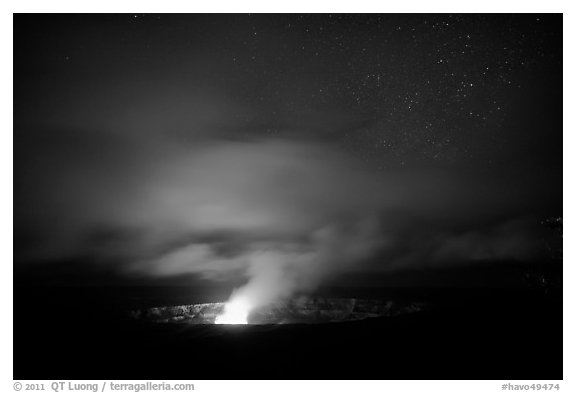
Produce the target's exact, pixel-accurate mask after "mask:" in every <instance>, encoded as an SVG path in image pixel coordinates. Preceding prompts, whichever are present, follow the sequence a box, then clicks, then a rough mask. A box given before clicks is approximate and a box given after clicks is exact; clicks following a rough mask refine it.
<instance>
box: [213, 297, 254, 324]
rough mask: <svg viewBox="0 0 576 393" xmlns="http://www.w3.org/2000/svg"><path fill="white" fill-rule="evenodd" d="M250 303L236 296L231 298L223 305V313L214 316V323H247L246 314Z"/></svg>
mask: <svg viewBox="0 0 576 393" xmlns="http://www.w3.org/2000/svg"><path fill="white" fill-rule="evenodd" d="M250 309H251V305H250V303H249V302H248V301H247V300H246V299H244V298H242V297H236V298H235V299H234V298H233V299H231V300H230V301H229V302H228V303H226V305H225V306H224V313H223V314H222V315H219V316H217V317H216V320H215V321H214V323H215V324H226V325H245V324H247V323H248V314H249V312H250Z"/></svg>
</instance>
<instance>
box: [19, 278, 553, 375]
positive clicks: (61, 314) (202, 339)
mask: <svg viewBox="0 0 576 393" xmlns="http://www.w3.org/2000/svg"><path fill="white" fill-rule="evenodd" d="M348 291H349V292H348V293H343V294H342V296H350V291H351V290H348ZM191 292H192V291H191V290H190V289H186V288H154V289H151V288H147V289H145V288H137V287H133V288H114V287H111V288H106V287H88V288H72V287H58V288H54V287H52V288H51V287H46V286H34V287H32V286H24V285H16V286H15V289H14V299H15V302H14V378H15V379H192V380H195V379H562V298H561V292H560V291H559V290H542V289H539V288H536V289H534V288H531V289H530V288H529V289H514V290H494V289H491V290H488V289H483V290H480V289H468V290H463V289H459V290H456V289H454V290H447V289H443V290H439V289H436V290H414V289H411V290H403V291H400V290H395V291H382V290H380V291H374V290H365V289H364V290H356V291H353V292H354V295H355V296H357V297H365V298H369V297H372V298H374V297H380V298H382V299H384V298H396V299H400V298H402V299H403V300H414V301H426V302H428V303H429V304H431V305H432V306H431V307H429V308H426V309H424V310H422V311H420V312H416V313H411V314H406V315H399V316H394V317H382V318H370V319H366V320H362V321H352V322H341V323H328V324H317V325H277V326H275V325H267V326H216V325H214V326H210V325H204V326H202V325H200V326H198V325H196V326H187V325H183V324H159V323H149V322H143V321H135V320H131V319H130V318H127V317H126V314H127V311H129V310H130V309H133V308H137V307H149V306H154V305H158V304H159V303H160V304H165V305H167V304H185V303H190V302H191V300H194V299H192V298H194V295H193V294H191ZM330 295H332V296H333V295H335V293H330ZM201 300H206V299H201ZM220 300H223V299H220Z"/></svg>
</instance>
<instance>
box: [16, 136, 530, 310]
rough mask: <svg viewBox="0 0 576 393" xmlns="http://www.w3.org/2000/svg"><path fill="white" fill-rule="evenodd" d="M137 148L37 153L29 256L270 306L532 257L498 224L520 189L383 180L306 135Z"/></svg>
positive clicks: (26, 217) (28, 201)
mask: <svg viewBox="0 0 576 393" xmlns="http://www.w3.org/2000/svg"><path fill="white" fill-rule="evenodd" d="M114 138H115V137H114ZM141 142H142V141H141V140H139V141H138V143H136V142H135V143H130V141H125V144H124V147H123V148H121V149H119V148H118V146H119V145H122V144H119V143H117V142H116V141H115V142H114V143H110V144H106V143H103V142H102V141H101V142H100V143H101V145H100V147H99V148H98V149H96V152H97V153H94V154H96V156H94V155H93V156H91V158H90V159H89V160H83V159H82V154H79V152H78V151H77V150H76V148H77V147H78V146H77V145H74V149H72V150H74V151H75V154H74V155H73V156H72V157H70V155H67V154H62V155H60V156H58V157H60V158H55V157H56V156H55V155H54V154H53V153H54V152H51V154H47V155H46V157H47V158H46V157H45V158H42V155H41V154H40V155H37V156H36V157H37V158H38V159H39V160H40V161H42V162H45V164H46V165H45V166H44V167H43V168H42V171H41V173H42V175H43V176H44V179H45V180H44V181H38V179H36V178H34V176H32V177H30V178H26V177H25V178H24V180H25V182H24V183H25V184H23V185H21V187H22V186H25V185H30V184H31V185H32V186H33V187H35V188H36V190H35V191H34V192H27V193H26V195H25V198H24V199H23V200H22V201H20V202H19V203H20V204H21V207H20V209H17V212H18V213H19V215H20V217H19V219H18V220H17V222H18V228H24V230H22V231H21V232H25V233H28V235H29V238H32V239H35V242H31V241H28V243H26V247H25V249H26V251H27V253H28V254H27V257H28V258H38V257H43V258H62V257H65V256H71V255H88V256H90V258H91V259H95V260H99V261H100V262H101V263H110V266H113V267H114V269H116V270H118V271H119V272H122V273H123V274H126V275H145V276H151V277H171V276H178V275H183V274H191V273H192V274H197V275H199V276H202V277H204V278H207V279H210V280H228V279H230V278H236V279H237V278H238V277H244V279H245V280H246V281H247V282H248V284H247V286H246V287H244V288H243V289H242V291H244V292H247V293H251V295H250V296H251V297H253V298H254V299H267V301H271V300H273V299H277V298H282V297H285V296H290V295H291V294H293V293H295V292H298V291H305V290H309V289H311V288H314V287H315V286H317V285H320V284H321V283H322V282H323V281H324V280H326V279H327V278H329V277H332V276H334V275H338V274H341V273H343V272H346V271H355V270H356V271H358V270H360V271H370V270H371V269H373V270H386V269H399V268H403V267H412V266H414V265H418V264H429V263H446V261H474V260H495V259H506V258H520V259H522V258H530V256H531V255H532V254H531V251H532V250H533V244H532V243H531V242H533V239H534V238H535V236H536V235H535V232H534V231H528V230H526V228H527V224H526V223H525V222H524V221H516V222H512V223H510V222H509V218H506V219H504V220H503V219H502V212H507V213H508V214H514V209H515V208H517V206H518V203H517V197H518V194H521V193H522V190H521V189H518V188H510V187H508V188H507V187H506V186H505V185H502V184H499V183H497V182H496V183H495V182H493V181H492V180H491V179H488V178H482V177H472V176H470V175H469V174H466V175H463V174H461V173H458V172H456V171H453V170H452V171H448V170H446V169H442V168H437V169H422V168H420V169H418V168H411V169H390V170H386V171H375V170H373V169H370V168H369V167H367V166H365V165H363V164H362V162H360V161H359V160H357V159H355V158H354V157H352V156H350V155H349V154H347V153H346V152H345V151H343V150H341V149H339V148H338V147H336V146H335V145H333V144H329V143H319V142H314V141H310V140H307V141H303V140H282V139H275V140H271V139H250V140H247V141H230V140H222V139H208V138H206V139H203V140H199V141H198V143H196V144H193V145H189V144H180V143H176V141H175V140H169V139H165V140H162V139H160V140H155V141H154V143H141ZM68 143H69V142H68ZM102 146H104V147H102ZM107 146H111V148H110V149H109V148H108V147H107ZM81 149H85V150H87V151H88V152H90V151H92V146H91V145H90V144H86V143H85V141H84V142H83V144H82V146H81ZM118 149H119V150H118ZM66 151H67V150H66ZM97 154H100V155H101V157H97ZM26 182H29V183H30V184H27V183H26ZM518 214H520V212H518ZM20 255H23V253H20ZM111 261H112V262H111ZM262 301H264V300H262Z"/></svg>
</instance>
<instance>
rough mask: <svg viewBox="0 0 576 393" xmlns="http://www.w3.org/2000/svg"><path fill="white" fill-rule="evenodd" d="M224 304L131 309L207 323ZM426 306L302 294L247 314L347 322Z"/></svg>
mask: <svg viewBox="0 0 576 393" xmlns="http://www.w3.org/2000/svg"><path fill="white" fill-rule="evenodd" d="M224 305H225V303H199V304H187V305H179V306H165V307H152V308H148V309H142V310H135V311H132V313H131V316H132V317H133V318H135V319H139V320H145V321H151V322H161V323H188V324H201V325H208V324H214V320H215V319H216V317H217V316H219V315H220V314H221V313H222V312H223V310H224ZM423 307H424V304H423V303H414V302H398V301H392V300H388V301H379V300H368V299H356V298H345V299H331V298H311V297H300V298H297V299H292V300H287V301H279V302H275V303H273V304H270V305H267V306H264V307H260V308H257V309H254V310H253V311H252V312H251V313H250V314H249V316H248V323H249V324H255V325H269V324H297V323H298V324H314V323H328V322H344V321H354V320H361V319H366V318H373V317H386V316H395V315H399V314H406V313H412V312H417V311H420V310H421V309H422V308H423Z"/></svg>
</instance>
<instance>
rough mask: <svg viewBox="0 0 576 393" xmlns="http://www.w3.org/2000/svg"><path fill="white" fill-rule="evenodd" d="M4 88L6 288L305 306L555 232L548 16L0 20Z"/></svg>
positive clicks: (554, 73)
mask: <svg viewBox="0 0 576 393" xmlns="http://www.w3.org/2000/svg"><path fill="white" fill-rule="evenodd" d="M14 70H15V71H14V72H15V79H14V136H15V220H14V226H15V239H16V240H15V259H16V263H17V264H21V265H22V266H26V265H28V264H32V263H33V262H38V261H52V262H53V264H54V266H56V261H63V260H71V259H74V260H79V261H80V262H77V264H76V265H75V266H82V269H88V270H89V268H88V266H90V269H91V268H92V267H93V266H105V267H106V269H110V270H111V271H114V272H115V274H117V275H118V276H121V277H139V276H152V277H177V276H181V275H187V274H195V275H200V276H202V277H204V278H207V279H209V280H216V281H221V280H226V279H229V278H230V276H233V277H238V273H240V276H245V277H247V279H252V280H254V279H255V280H256V281H259V280H264V281H266V282H267V283H268V284H265V285H264V287H266V285H269V283H270V282H272V283H276V284H277V282H278V280H280V281H283V280H284V279H285V278H286V277H288V278H287V279H286V281H288V282H292V283H294V282H299V284H298V287H301V288H297V289H307V288H312V287H315V286H317V285H320V284H321V283H322V282H323V280H325V279H326V277H328V276H330V275H331V274H332V273H342V272H350V271H364V272H366V271H368V272H370V271H388V270H399V269H400V270H401V269H403V268H414V267H422V266H445V265H448V266H453V265H458V266H461V264H462V263H464V262H465V263H466V264H474V263H482V262H485V261H489V262H491V263H498V262H500V261H531V260H534V259H541V258H543V255H545V252H546V247H544V245H545V244H546V241H544V240H543V239H544V237H543V236H544V235H543V234H542V225H541V224H542V221H543V220H545V219H547V218H549V217H557V216H561V215H562V16H561V15H531V14H524V15H498V14H493V15H472V14H471V15H442V14H435V15H418V14H413V15H402V14H382V15H378V14H370V15H351V14H347V15H344V14H324V15H322V14H317V15H290V14H284V15H264V14H251V15H149V14H120V15H65V16H63V15H37V16H34V15H16V16H15V18H14ZM270 261H272V262H270ZM43 266H50V265H49V264H48V265H43ZM269 266H276V267H277V268H278V271H280V272H281V273H278V274H279V276H281V277H282V278H281V279H279V278H278V277H276V274H277V271H276V268H273V269H268V267H269ZM48 270H49V269H47V271H48ZM261 272H264V273H262V274H263V277H264V279H262V278H259V277H262V274H261ZM276 284H274V285H276ZM294 285H296V284H286V287H283V288H282V289H280V291H284V294H286V293H290V292H291V291H293V290H294V288H293V286H294ZM276 286H277V285H276ZM274 296H282V293H280V294H275V295H274Z"/></svg>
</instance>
